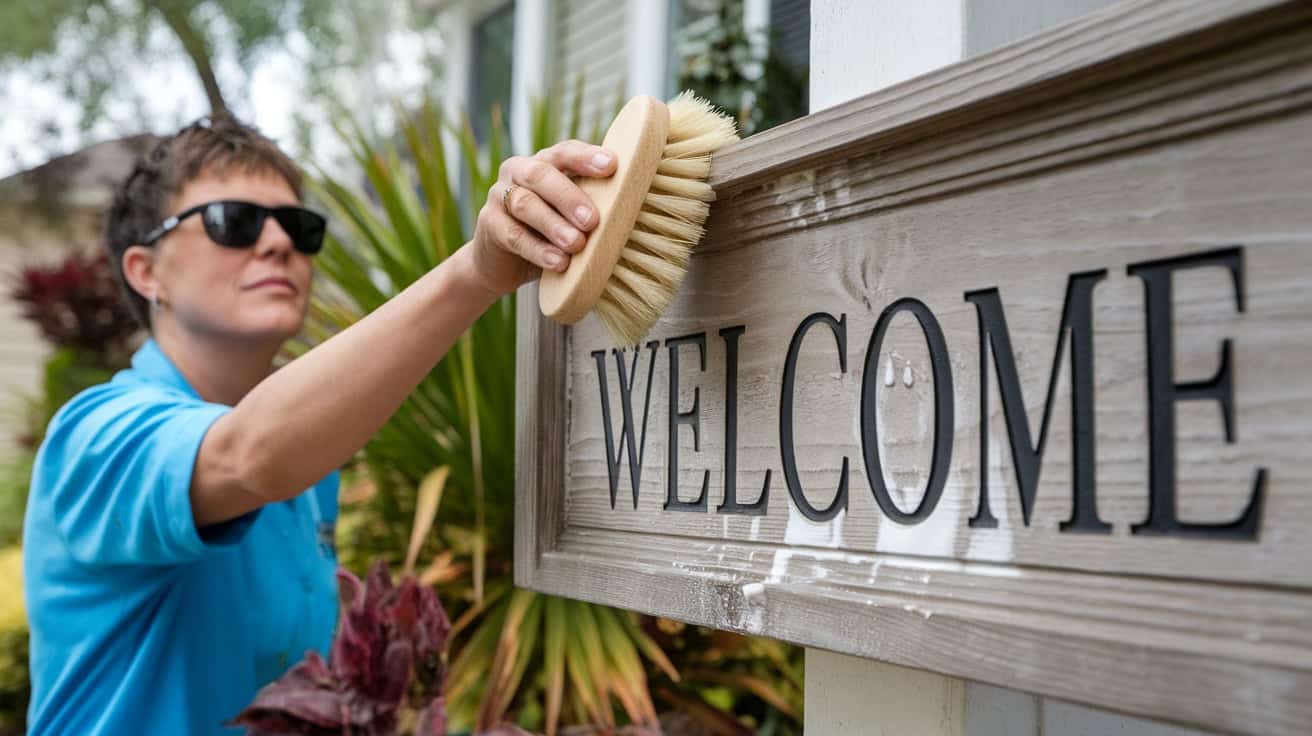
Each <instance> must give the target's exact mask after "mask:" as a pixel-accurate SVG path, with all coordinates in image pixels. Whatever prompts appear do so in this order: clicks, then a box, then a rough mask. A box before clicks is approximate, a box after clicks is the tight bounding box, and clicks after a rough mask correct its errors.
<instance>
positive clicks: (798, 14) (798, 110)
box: [667, 0, 811, 135]
mask: <svg viewBox="0 0 1312 736" xmlns="http://www.w3.org/2000/svg"><path fill="white" fill-rule="evenodd" d="M745 17H746V18H750V19H752V20H753V21H754V22H753V25H756V24H758V23H760V22H761V21H763V20H766V19H768V23H767V25H766V27H765V29H764V35H762V33H761V31H753V32H748V31H746V30H744V18H745ZM758 27H759V26H758ZM670 28H671V31H672V32H671V53H670V73H669V75H668V76H667V78H668V79H669V80H671V85H670V90H669V93H670V94H671V95H672V94H674V93H675V92H677V91H678V90H682V89H691V90H693V91H695V92H697V94H699V95H701V96H703V97H706V98H707V99H709V100H711V101H712V102H713V103H715V104H716V105H718V106H719V107H721V108H722V109H724V110H726V111H727V112H729V113H730V114H732V115H734V116H736V117H737V118H738V127H739V129H740V130H741V131H742V133H743V134H745V135H751V134H752V133H757V132H760V131H762V130H766V129H768V128H771V127H774V126H776V125H779V124H780V123H786V122H788V121H789V120H793V119H795V118H799V117H801V116H803V115H805V114H806V111H807V84H808V78H807V72H808V69H809V66H810V36H811V13H810V3H809V2H808V0H671V6H670Z"/></svg>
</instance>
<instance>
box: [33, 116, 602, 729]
mask: <svg viewBox="0 0 1312 736" xmlns="http://www.w3.org/2000/svg"><path fill="white" fill-rule="evenodd" d="M614 166H615V161H614V157H613V156H612V155H610V154H609V153H607V152H606V151H604V150H602V149H600V148H598V147H596V146H590V145H586V144H583V143H580V142H577V141H569V142H565V143H561V144H559V145H556V146H553V147H551V148H549V149H546V150H544V151H541V152H540V153H538V154H537V155H536V156H534V157H532V158H519V157H517V158H512V159H509V160H508V161H506V162H505V164H503V165H502V167H501V171H500V178H499V181H498V182H497V184H496V185H495V186H494V187H493V188H492V192H491V194H490V196H489V198H488V201H487V204H486V205H484V207H483V208H482V210H481V211H480V213H479V216H478V222H477V226H476V228H475V232H474V238H473V240H471V241H470V242H469V243H467V244H466V245H465V246H464V247H462V248H460V249H459V250H458V251H457V252H456V253H455V254H453V255H452V256H451V257H450V258H448V259H447V260H446V261H445V262H443V263H442V264H441V265H440V266H439V267H437V268H435V269H433V270H432V271H431V272H429V273H428V274H426V275H425V276H424V277H423V278H421V279H420V280H419V281H417V282H415V283H414V284H413V285H412V286H410V287H409V288H407V289H406V290H405V291H403V292H401V293H400V294H398V295H397V296H396V297H395V298H393V299H392V300H391V301H389V302H387V303H386V304H384V305H383V306H382V307H380V308H379V309H377V310H376V311H374V313H373V314H370V315H369V316H368V317H366V318H364V319H362V320H360V321H359V322H358V323H357V324H355V325H353V326H352V327H350V328H349V329H347V330H344V331H343V332H341V333H340V334H338V335H336V336H335V337H333V338H332V339H330V340H328V341H326V342H324V343H323V344H322V345H320V346H318V347H316V348H315V349H313V350H311V351H309V352H308V353H306V354H305V355H303V356H302V357H300V358H298V359H297V360H295V361H293V362H291V363H290V364H288V365H286V366H285V367H283V368H281V369H279V370H277V371H276V372H275V371H273V370H272V365H273V360H274V357H275V356H276V355H277V354H278V352H279V350H280V349H281V347H282V345H283V343H284V341H286V340H287V339H288V338H291V337H293V336H295V335H296V334H297V333H298V332H299V331H300V329H301V326H302V323H303V322H304V320H305V314H306V309H307V305H308V303H309V293H310V282H311V274H312V265H311V263H312V256H313V254H314V253H315V252H316V251H317V250H318V249H319V247H320V244H321V242H322V237H323V226H324V223H323V219H322V218H321V217H320V216H318V215H316V214H314V213H312V212H309V211H308V210H304V209H302V208H301V180H300V174H299V173H298V170H297V168H296V167H295V165H294V164H293V163H292V162H291V161H290V160H289V159H288V158H287V157H286V156H285V155H283V154H282V153H281V152H280V151H279V150H278V149H277V147H276V146H275V145H274V144H273V143H272V142H270V141H269V140H267V139H265V138H264V137H262V136H260V135H259V134H258V133H257V132H256V131H254V130H253V129H251V128H249V127H246V126H244V125H242V124H240V123H238V122H236V121H234V120H231V119H216V120H213V121H212V122H211V121H208V120H202V121H201V122H200V123H197V124H194V125H192V126H189V127H187V128H184V129H183V130H182V131H180V132H179V133H177V134H176V135H174V136H172V137H170V138H168V139H166V140H164V141H162V142H161V143H160V144H159V145H158V146H157V147H156V148H155V149H154V151H152V152H151V154H150V155H149V156H148V157H147V158H146V159H144V160H142V161H141V162H139V163H138V164H137V167H136V169H135V170H134V171H133V172H132V174H131V175H130V176H129V177H128V179H127V180H126V181H125V182H124V183H123V185H122V187H121V189H120V191H119V192H118V194H117V196H116V197H115V201H114V204H113V206H112V207H111V209H110V211H109V214H108V223H107V245H108V248H109V250H110V254H111V260H112V262H113V264H114V268H115V269H116V271H117V273H118V275H119V276H120V283H121V284H122V285H123V287H124V295H125V297H126V298H127V299H128V301H129V303H130V304H131V305H132V307H133V309H134V312H135V313H136V314H137V316H138V317H139V318H140V319H141V321H142V323H143V324H144V325H145V326H146V327H147V328H148V329H149V331H150V339H149V340H147V341H146V343H145V344H144V345H143V346H142V348H141V349H140V350H139V351H138V352H137V353H136V355H135V356H134V357H133V361H132V367H131V368H130V369H128V370H125V371H122V372H120V373H119V374H118V375H116V376H115V377H114V379H113V380H112V381H110V382H109V383H106V384H103V385H100V386H96V387H93V388H91V389H89V390H87V391H85V392H83V393H81V394H79V395H78V396H77V397H75V398H74V399H73V400H72V401H71V402H69V403H68V404H67V405H66V406H65V407H64V408H63V409H61V410H60V412H59V413H58V414H57V415H56V417H55V418H54V420H53V421H52V422H51V424H50V427H49V428H48V430H47V435H46V439H45V442H44V443H43V444H42V447H41V449H40V451H39V453H38V456H37V461H36V466H35V470H34V473H33V479H32V488H31V495H30V500H29V503H28V509H27V515H26V518H25V520H24V581H25V593H26V599H27V606H28V615H29V618H30V620H31V627H32V628H31V631H32V639H31V674H32V702H31V706H30V709H29V716H28V717H29V728H30V731H29V733H30V734H34V735H36V736H43V735H45V734H60V735H61V736H62V735H64V734H77V735H78V736H92V735H99V734H156V733H158V734H218V733H228V732H229V730H227V729H224V728H223V727H222V725H221V724H222V722H223V721H225V720H227V719H229V718H231V717H233V716H235V715H236V714H237V713H238V712H239V711H240V710H241V709H242V708H243V707H244V706H246V705H247V704H248V703H249V702H250V701H251V699H252V698H253V697H254V695H255V693H256V691H257V690H258V689H259V688H260V687H261V686H263V685H264V684H266V683H268V682H270V681H271V680H273V679H275V678H276V677H277V676H279V675H280V674H281V673H282V672H283V671H284V670H285V669H286V668H287V667H288V666H290V665H291V664H293V663H294V662H295V661H297V660H299V659H300V657H301V655H302V654H304V652H305V650H306V649H309V648H315V649H318V650H320V652H323V653H326V652H327V649H328V645H329V642H330V639H331V636H332V633H333V629H334V625H335V621H336V614H337V599H336V588H335V581H334V576H333V572H334V569H335V565H336V560H335V556H334V552H333V550H332V547H331V539H332V529H333V524H334V522H335V519H336V516H337V474H336V472H335V469H336V468H337V467H339V466H341V465H342V464H343V463H345V462H346V461H348V460H349V459H350V458H351V457H352V455H353V454H354V453H355V452H356V451H357V450H359V449H360V448H361V447H362V446H363V445H364V444H365V442H366V441H367V440H368V439H369V438H370V436H372V435H373V434H374V432H375V431H377V430H378V428H379V427H381V426H382V424H383V423H384V422H385V421H386V420H387V418H388V417H389V416H390V415H391V414H392V412H394V411H395V410H396V408H397V407H398V406H399V405H400V404H401V402H402V400H403V399H404V398H405V397H406V395H407V394H408V393H409V392H410V391H411V390H412V389H413V388H414V387H415V386H416V385H417V384H418V383H419V381H420V379H421V378H423V376H424V375H426V374H427V373H428V372H429V371H430V370H431V369H432V368H433V366H434V365H435V364H436V363H437V361H438V360H440V359H441V358H442V356H443V355H445V354H446V352H447V350H448V349H449V348H450V347H451V345H452V344H453V343H454V342H455V340H456V338H457V337H458V336H459V335H460V334H461V333H462V332H464V330H465V329H466V328H468V327H469V326H470V325H471V324H472V323H473V321H474V320H475V319H476V318H477V317H478V316H479V314H481V313H482V312H483V310H485V309H487V308H488V307H489V306H491V305H492V304H493V303H494V302H495V301H496V300H497V299H498V298H500V297H501V296H503V295H505V294H507V293H509V292H511V291H513V290H514V289H515V288H516V287H518V286H520V285H521V284H523V283H525V282H527V281H529V280H531V279H533V278H535V277H536V275H537V274H538V273H540V269H542V268H553V269H557V270H563V269H564V268H565V266H566V264H567V263H568V260H569V254H571V253H575V252H577V251H578V250H579V249H580V248H581V247H583V243H584V241H585V238H586V236H585V233H586V232H587V231H588V230H590V229H591V228H592V227H593V226H594V225H595V223H596V221H597V213H596V212H595V210H594V209H593V207H592V203H591V201H590V200H589V198H588V197H587V196H586V195H585V194H584V193H583V192H582V191H581V190H580V189H579V188H578V187H577V186H575V184H574V183H573V181H572V179H570V177H569V175H575V176H608V175H610V174H611V173H612V171H613V170H614Z"/></svg>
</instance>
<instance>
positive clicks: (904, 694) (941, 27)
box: [804, 0, 966, 736]
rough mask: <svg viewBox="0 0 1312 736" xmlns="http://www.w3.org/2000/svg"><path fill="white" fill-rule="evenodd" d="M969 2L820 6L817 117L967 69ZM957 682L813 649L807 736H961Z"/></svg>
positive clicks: (850, 1) (882, 0)
mask: <svg viewBox="0 0 1312 736" xmlns="http://www.w3.org/2000/svg"><path fill="white" fill-rule="evenodd" d="M964 20H965V12H964V10H963V8H962V0H920V1H919V2H906V1H905V0H812V2H811V90H810V91H811V110H810V111H811V112H816V111H818V110H823V109H825V108H827V107H833V106H834V105H837V104H839V103H841V102H846V101H847V100H850V99H852V98H854V97H860V96H861V95H864V94H868V93H870V92H873V91H875V90H877V89H880V88H882V87H887V86H889V85H891V84H896V83H898V82H901V81H903V80H906V79H910V78H912V77H915V76H917V75H920V74H923V73H925V72H928V71H931V70H933V69H937V68H938V67H941V66H945V65H947V64H951V63H954V62H957V61H960V60H961V58H962V55H963V53H964V45H965V42H964V39H965V31H964V27H963V23H964ZM965 709H966V685H965V682H964V681H962V680H959V679H957V678H954V677H946V676H944V675H936V674H933V673H930V672H923V671H920V670H912V669H908V668H906V667H899V666H897V665H892V664H885V663H882V662H876V661H873V660H867V659H860V658H857V657H849V656H846V655H842V654H833V653H831V652H826V651H822V650H818V649H808V650H806V723H805V729H804V730H805V732H806V734H807V736H843V735H845V734H857V733H861V734H872V735H875V734H889V735H890V736H892V735H893V734H909V733H914V734H924V735H925V736H962V734H963V733H964V732H965Z"/></svg>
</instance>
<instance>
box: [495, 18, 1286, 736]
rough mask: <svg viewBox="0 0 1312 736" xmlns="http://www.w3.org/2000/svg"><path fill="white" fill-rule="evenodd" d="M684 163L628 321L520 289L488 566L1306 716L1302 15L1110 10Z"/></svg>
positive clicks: (846, 635) (594, 592) (1119, 694)
mask: <svg viewBox="0 0 1312 736" xmlns="http://www.w3.org/2000/svg"><path fill="white" fill-rule="evenodd" d="M713 183H714V185H715V186H716V189H717V191H718V193H719V197H720V199H719V201H718V202H717V203H716V204H715V207H714V210H713V213H712V221H711V228H710V232H709V235H708V237H707V239H706V241H705V242H704V243H703V244H702V246H701V247H700V249H699V251H698V253H697V255H696V257H695V258H694V259H693V266H692V268H691V271H690V272H689V276H688V279H687V281H686V282H685V283H684V285H683V287H682V289H681V291H680V293H679V295H678V297H677V300H676V302H675V304H674V306H673V307H672V309H671V310H670V311H669V313H668V314H667V315H666V316H665V317H664V318H662V319H661V321H660V322H659V323H658V324H657V325H656V327H655V329H654V330H653V331H652V332H651V334H650V335H649V337H648V339H647V340H646V341H645V342H643V343H642V344H640V345H635V346H628V347H627V348H625V349H614V348H612V347H611V346H610V344H609V343H608V341H607V337H606V334H605V333H604V331H603V330H602V328H601V327H600V325H599V324H598V323H596V322H595V321H594V320H593V319H592V318H588V319H586V320H584V321H583V322H581V323H579V324H578V325H576V326H574V327H573V328H569V329H564V328H560V327H558V326H555V325H553V324H551V323H548V322H546V321H544V320H542V319H541V318H540V317H539V316H538V314H537V311H536V310H537V306H536V305H537V299H536V295H530V294H526V295H524V296H522V297H521V299H520V302H519V309H520V313H519V317H520V321H519V327H520V334H519V359H520V364H519V377H520V380H519V387H520V395H519V398H518V401H519V420H520V424H519V433H518V443H519V453H518V463H519V464H518V468H517V472H518V504H519V505H518V528H519V535H520V536H519V539H518V546H517V549H516V573H517V575H516V579H517V581H518V582H519V584H521V585H524V586H527V587H530V588H534V589H536V590H541V591H545V592H549V593H554V594H558V595H565V596H570V597H574V598H582V599H586V600H591V601H596V602H600V603H606V604H610V605H616V606H621V607H624V608H628V609H633V610H638V611H644V612H648V613H653V614H659V615H662V616H669V617H672V618H677V619H681V620H684V621H689V622H694V623H698V624H704V625H708V626H714V627H718V628H724V629H732V630H736V631H743V632H750V633H753V634H762V635H766V636H772V637H776V638H780V639H785V640H789V641H793V642H798V643H802V644H806V645H809V646H816V647H823V648H826V649H832V650H836V651H840V652H848V653H852V654H858V655H862V656H867V657H873V658H876V659H881V660H887V661H891V662H896V663H899V664H903V665H910V666H913V667H920V668H925V669H929V670H934V671H937V672H942V673H947V674H951V675H956V676H960V677H966V678H970V679H974V680H981V681H985V682H990V683H995V684H1000V685H1004V686H1009V687H1014V688H1018V689H1022V690H1027V691H1031V692H1038V693H1043V694H1047V695H1053V696H1057V697H1062V698H1068V699H1073V700H1078V701H1083V702H1088V703H1094V704H1098V705H1103V706H1106V707H1111V708H1115V709H1119V710H1124V711H1130V712H1135V713H1140V714H1146V715H1151V716H1156V717H1160V718H1167V719H1172V720H1176V721H1182V722H1189V723H1195V724H1201V725H1204V726H1208V727H1211V728H1219V729H1224V730H1238V731H1252V732H1263V733H1282V732H1283V733H1296V732H1297V733H1306V729H1308V728H1309V727H1312V726H1310V725H1309V724H1312V464H1310V461H1312V4H1309V3H1305V2H1283V3H1282V2H1256V1H1254V2H1196V1H1192V0H1168V1H1155V2H1141V3H1133V4H1128V5H1121V6H1118V7H1116V8H1113V9H1112V10H1111V11H1110V12H1106V13H1100V14H1096V15H1093V16H1090V17H1089V18H1087V19H1085V20H1083V21H1080V22H1078V23H1075V24H1072V25H1068V26H1064V27H1062V28H1059V29H1057V30H1055V31H1052V32H1050V33H1047V34H1045V35H1042V36H1039V37H1036V38H1034V39H1032V40H1030V41H1027V42H1024V43H1021V44H1018V45H1015V46H1010V47H1007V48H1004V49H1001V50H999V51H997V52H994V53H991V54H988V55H986V56H983V57H980V58H977V59H974V60H971V61H968V62H965V63H962V64H959V65H957V66H954V67H951V68H948V69H944V70H942V71H939V72H936V73H933V74H930V75H928V76H925V77H921V78H918V79H915V80H912V81H911V82H908V83H905V84H901V85H898V86H896V87H893V88H890V89H887V90H884V91H880V92H878V93H876V94H873V95H870V96H867V97H865V98H862V99H858V100H856V101H853V102H852V103H850V104H846V105H842V106H840V107H837V108H833V109H830V110H826V111H824V112H821V113H818V114H815V115H812V116H810V117H808V118H805V119H803V120H799V121H796V122H794V123H791V124H789V125H786V126H783V127H781V128H778V129H775V130H771V131H769V132H767V133H765V134H762V135H758V136H754V137H752V138H751V139H748V140H746V141H744V142H742V143H741V144H738V145H736V146H734V147H733V148H731V149H729V150H727V151H725V152H724V153H722V154H721V155H720V156H719V157H717V159H716V170H715V174H714V177H713Z"/></svg>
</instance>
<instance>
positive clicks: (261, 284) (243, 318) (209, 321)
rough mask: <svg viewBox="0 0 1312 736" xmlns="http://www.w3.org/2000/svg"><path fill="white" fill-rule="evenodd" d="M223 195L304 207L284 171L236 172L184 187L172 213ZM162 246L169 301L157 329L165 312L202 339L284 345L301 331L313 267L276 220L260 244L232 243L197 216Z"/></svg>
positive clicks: (161, 272)
mask: <svg viewBox="0 0 1312 736" xmlns="http://www.w3.org/2000/svg"><path fill="white" fill-rule="evenodd" d="M223 199H239V200H245V201H249V202H255V203H257V204H261V205H265V206H267V207H274V206H278V205H299V204H300V200H298V199H297V197H296V193H295V192H294V191H293V190H292V188H291V186H290V185H289V184H288V183H287V181H286V180H285V179H283V178H282V177H281V176H280V175H278V174H276V173H273V172H268V173H247V172H233V173H229V174H227V175H224V176H219V175H214V174H202V175H201V176H200V177H198V178H196V179H194V180H193V181H191V182H189V183H188V184H187V185H185V186H184V187H183V189H182V191H181V192H179V193H178V195H177V197H175V198H174V200H173V202H172V203H171V207H169V208H168V211H169V212H170V213H171V214H172V213H178V212H182V211H183V210H186V209H187V208H189V207H193V206H195V205H198V204H203V203H206V202H213V201H215V200H223ZM155 249H156V253H155V264H154V268H153V274H154V277H155V280H156V282H157V288H158V294H159V301H160V302H161V304H163V305H164V307H163V308H162V309H161V310H160V311H157V312H156V313H155V315H156V316H155V319H156V321H157V324H156V326H157V327H158V326H159V325H158V320H159V319H160V318H161V317H164V318H171V319H173V320H175V321H176V322H177V326H178V327H181V328H183V329H185V330H187V331H188V332H193V333H196V334H197V335H199V336H207V337H216V338H220V339H224V340H237V341H257V342H267V341H273V340H277V341H278V342H281V341H283V340H286V339H288V338H290V337H293V336H294V335H296V333H298V332H299V331H300V329H301V325H302V323H303V322H304V321H305V313H306V309H307V308H308V305H309V298H310V282H311V277H312V275H313V267H312V266H311V263H310V256H308V255H305V254H304V253H301V252H299V251H297V250H295V249H293V248H292V242H291V239H290V238H289V237H288V235H287V233H285V232H283V229H282V226H281V225H279V224H278V221H277V220H275V219H274V218H272V217H267V218H265V221H264V228H263V230H262V231H261V232H260V238H259V240H258V241H257V242H256V243H255V245H253V246H251V247H247V248H230V247H227V246H222V245H219V244H217V243H215V242H214V241H212V240H210V238H209V236H208V235H206V234H205V226H204V223H203V222H202V221H201V217H200V216H199V215H192V216H191V217H188V218H187V219H185V220H183V221H182V223H181V224H179V225H178V227H177V228H176V229H175V230H173V232H171V233H170V234H169V235H168V236H166V237H165V238H163V239H162V240H161V241H160V242H159V243H158V244H157V245H156V246H155ZM165 314H167V317H165V316H164V315H165Z"/></svg>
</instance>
